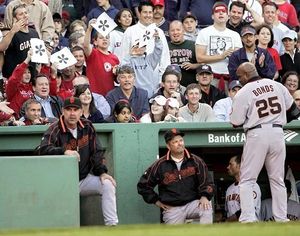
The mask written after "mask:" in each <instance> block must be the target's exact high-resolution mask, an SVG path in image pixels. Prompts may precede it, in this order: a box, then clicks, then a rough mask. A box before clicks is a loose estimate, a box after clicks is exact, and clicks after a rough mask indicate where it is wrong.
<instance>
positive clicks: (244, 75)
mask: <svg viewBox="0 0 300 236" xmlns="http://www.w3.org/2000/svg"><path fill="white" fill-rule="evenodd" d="M236 73H237V76H238V78H239V81H240V82H241V84H242V85H244V87H242V88H241V89H240V91H239V92H238V93H237V94H236V96H235V97H234V98H233V104H232V113H231V116H230V122H231V123H232V125H233V126H234V127H239V126H243V128H244V130H245V132H246V141H245V143H244V149H243V156H242V161H241V168H240V172H241V173H240V182H239V188H240V201H241V216H240V218H239V221H240V222H246V223H247V222H255V221H257V218H256V215H255V208H254V199H253V196H252V194H253V187H254V185H255V182H256V180H257V177H258V174H259V173H260V171H261V169H262V167H263V165H264V164H265V167H266V170H267V173H268V177H269V181H270V187H271V193H272V197H273V204H272V211H273V215H274V219H275V221H279V222H286V221H289V220H288V219H287V214H286V212H287V202H286V199H287V194H286V188H285V186H284V162H285V141H284V134H283V129H282V126H283V125H285V124H286V122H287V120H288V121H290V120H291V119H295V118H296V117H298V116H299V113H300V111H299V110H298V108H297V106H296V104H295V103H294V101H293V98H292V96H291V95H290V93H289V92H288V90H287V89H286V88H285V87H284V86H283V85H282V84H280V83H278V82H276V81H273V80H271V79H263V78H260V77H259V76H258V73H257V70H256V68H255V65H253V64H252V63H250V62H245V63H243V64H241V65H240V66H239V67H238V69H237V71H236Z"/></svg>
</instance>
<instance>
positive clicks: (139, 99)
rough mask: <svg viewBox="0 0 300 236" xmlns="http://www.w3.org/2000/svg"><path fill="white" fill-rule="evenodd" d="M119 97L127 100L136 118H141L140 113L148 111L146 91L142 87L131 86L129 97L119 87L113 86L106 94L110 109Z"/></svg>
mask: <svg viewBox="0 0 300 236" xmlns="http://www.w3.org/2000/svg"><path fill="white" fill-rule="evenodd" d="M121 99H126V100H128V101H129V104H130V106H131V108H132V111H133V115H134V116H135V117H136V118H137V119H139V118H141V116H142V115H144V114H146V113H148V112H149V110H150V108H149V102H148V93H147V91H146V90H144V89H141V88H136V87H133V90H132V92H131V95H130V97H129V99H128V98H127V97H126V96H125V95H124V93H123V91H122V89H121V88H120V87H117V88H114V89H113V90H111V91H109V92H108V94H107V95H106V100H107V102H108V103H109V105H110V107H111V109H112V110H113V109H114V107H115V104H116V103H117V102H118V101H119V100H121Z"/></svg>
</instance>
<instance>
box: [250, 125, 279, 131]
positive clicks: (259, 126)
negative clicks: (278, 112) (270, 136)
mask: <svg viewBox="0 0 300 236" xmlns="http://www.w3.org/2000/svg"><path fill="white" fill-rule="evenodd" d="M272 127H273V128H274V127H278V128H282V125H279V124H272ZM260 128H262V125H256V126H253V127H251V128H249V129H248V130H251V129H260Z"/></svg>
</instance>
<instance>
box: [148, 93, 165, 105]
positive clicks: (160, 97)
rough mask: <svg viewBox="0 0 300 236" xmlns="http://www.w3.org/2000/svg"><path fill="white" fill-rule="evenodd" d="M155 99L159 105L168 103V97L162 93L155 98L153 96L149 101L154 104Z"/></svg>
mask: <svg viewBox="0 0 300 236" xmlns="http://www.w3.org/2000/svg"><path fill="white" fill-rule="evenodd" d="M154 101H155V102H157V103H158V105H160V106H164V105H166V102H167V99H166V98H165V97H164V96H162V95H157V96H156V97H155V98H151V99H150V100H149V103H151V104H152V103H153V102H154Z"/></svg>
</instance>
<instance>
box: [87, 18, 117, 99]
mask: <svg viewBox="0 0 300 236" xmlns="http://www.w3.org/2000/svg"><path fill="white" fill-rule="evenodd" d="M94 23H96V19H92V20H91V21H90V22H89V26H88V29H87V31H86V34H85V37H84V47H83V49H84V54H85V57H86V67H87V68H86V74H87V77H88V78H89V81H90V86H91V90H92V92H94V93H99V94H101V95H103V96H106V94H107V93H108V92H109V91H110V90H112V89H113V88H114V74H113V68H114V67H115V66H117V65H118V64H119V59H118V57H117V56H116V55H114V54H112V53H110V52H109V51H108V47H109V35H107V36H106V37H104V36H103V35H101V34H100V33H99V32H96V33H95V34H94V36H93V44H94V48H93V47H92V46H91V45H90V42H91V34H92V29H93V27H92V24H94ZM95 71H97V73H95Z"/></svg>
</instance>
